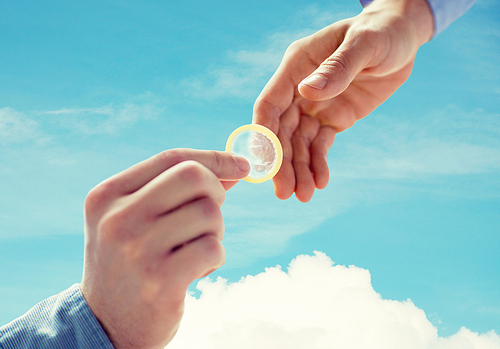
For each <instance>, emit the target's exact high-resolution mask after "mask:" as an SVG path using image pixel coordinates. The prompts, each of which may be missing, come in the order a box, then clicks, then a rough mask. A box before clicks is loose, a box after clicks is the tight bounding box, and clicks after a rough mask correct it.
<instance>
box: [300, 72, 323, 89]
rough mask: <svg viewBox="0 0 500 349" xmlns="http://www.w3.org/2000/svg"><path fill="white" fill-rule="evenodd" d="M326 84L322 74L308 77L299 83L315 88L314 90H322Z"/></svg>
mask: <svg viewBox="0 0 500 349" xmlns="http://www.w3.org/2000/svg"><path fill="white" fill-rule="evenodd" d="M327 83H328V78H327V77H326V76H324V75H323V74H313V75H309V76H308V77H307V78H305V79H304V80H302V82H301V84H303V85H307V86H309V87H312V88H315V89H316V90H322V89H324V88H325V86H326V84H327Z"/></svg>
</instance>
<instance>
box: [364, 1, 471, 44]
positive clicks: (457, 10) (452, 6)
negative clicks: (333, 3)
mask: <svg viewBox="0 0 500 349" xmlns="http://www.w3.org/2000/svg"><path fill="white" fill-rule="evenodd" d="M426 1H427V3H428V4H429V7H430V9H431V11H432V15H433V16H434V35H433V36H436V35H438V34H439V33H441V32H442V31H443V30H445V29H446V28H447V27H448V26H449V25H450V24H451V23H453V22H454V21H455V20H456V19H458V18H459V17H460V16H462V15H463V14H464V13H465V12H467V10H468V9H469V8H470V7H471V6H472V4H473V3H474V2H475V0H426ZM360 2H361V5H362V6H363V7H366V6H368V5H369V4H370V3H371V2H373V0H360Z"/></svg>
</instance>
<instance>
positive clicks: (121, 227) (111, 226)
mask: <svg viewBox="0 0 500 349" xmlns="http://www.w3.org/2000/svg"><path fill="white" fill-rule="evenodd" d="M130 217H131V214H130V212H129V211H128V210H126V209H116V210H113V211H110V212H107V213H106V214H105V215H104V216H103V217H102V218H101V219H100V220H99V223H98V224H97V231H98V233H99V236H100V237H101V238H103V239H104V240H108V241H109V240H111V241H120V240H124V239H126V238H127V237H128V236H129V235H130V233H129V232H130V228H131V224H129V219H130Z"/></svg>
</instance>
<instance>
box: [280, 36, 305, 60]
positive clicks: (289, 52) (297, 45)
mask: <svg viewBox="0 0 500 349" xmlns="http://www.w3.org/2000/svg"><path fill="white" fill-rule="evenodd" d="M303 45H304V39H299V40H295V41H294V42H292V43H291V44H290V45H289V46H288V48H287V49H286V51H285V56H296V55H297V54H301V53H302V47H303Z"/></svg>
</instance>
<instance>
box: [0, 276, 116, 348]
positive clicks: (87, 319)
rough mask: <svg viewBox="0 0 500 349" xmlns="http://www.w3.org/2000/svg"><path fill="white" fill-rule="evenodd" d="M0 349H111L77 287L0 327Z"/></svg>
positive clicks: (111, 346) (47, 300)
mask: <svg viewBox="0 0 500 349" xmlns="http://www.w3.org/2000/svg"><path fill="white" fill-rule="evenodd" d="M0 348H2V349H14V348H16V349H18V348H23V349H31V348H33V349H35V348H37V349H54V348H61V349H62V348H64V349H77V348H78V349H81V348H83V349H87V348H88V349H91V348H92V349H94V348H99V349H114V347H113V345H112V344H111V342H110V340H109V339H108V337H107V335H106V333H105V332H104V330H103V328H102V327H101V325H100V324H99V321H98V320H97V318H96V317H95V316H94V314H93V313H92V311H91V310H90V308H89V306H88V305H87V302H86V301H85V298H84V297H83V294H82V292H81V290H80V286H79V285H78V284H75V285H73V286H71V287H70V288H69V289H67V290H65V291H63V292H61V293H59V294H57V295H55V296H52V297H50V298H47V299H46V300H44V301H42V302H40V303H38V304H37V305H36V306H34V307H33V308H32V309H31V310H29V311H28V312H27V313H26V314H24V315H23V316H21V317H20V318H18V319H16V320H14V321H12V322H11V323H9V324H7V325H5V326H3V327H0Z"/></svg>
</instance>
